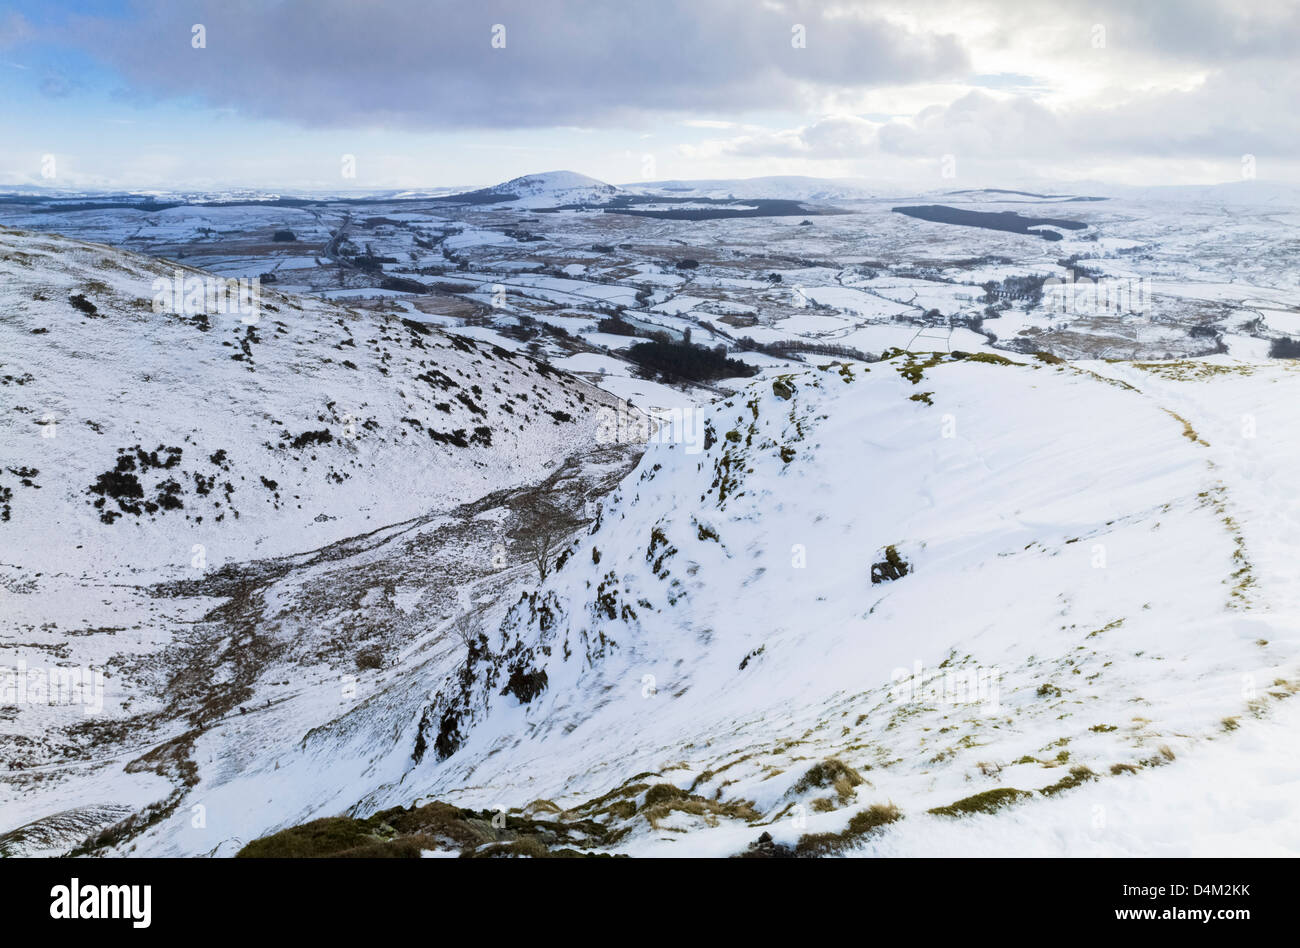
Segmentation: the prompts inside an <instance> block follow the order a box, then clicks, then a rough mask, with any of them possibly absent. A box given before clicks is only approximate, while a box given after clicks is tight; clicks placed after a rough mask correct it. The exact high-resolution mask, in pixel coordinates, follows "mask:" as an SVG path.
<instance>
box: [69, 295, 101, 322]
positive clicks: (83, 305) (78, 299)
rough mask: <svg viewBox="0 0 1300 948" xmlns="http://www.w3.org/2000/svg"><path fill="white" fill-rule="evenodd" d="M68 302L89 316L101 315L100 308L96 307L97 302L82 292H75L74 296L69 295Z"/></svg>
mask: <svg viewBox="0 0 1300 948" xmlns="http://www.w3.org/2000/svg"><path fill="white" fill-rule="evenodd" d="M68 302H69V303H71V304H72V308H73V309H75V310H78V311H79V312H82V313H85V314H86V315H87V316H98V315H99V308H98V307H96V306H95V304H94V303H92V302H91V301H90V300H88V299H86V298H85V297H84V296H82V295H81V294H80V293H75V294H73V295H72V296H70V297H68Z"/></svg>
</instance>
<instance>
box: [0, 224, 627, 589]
mask: <svg viewBox="0 0 1300 948" xmlns="http://www.w3.org/2000/svg"><path fill="white" fill-rule="evenodd" d="M178 270H180V271H183V273H184V277H185V278H186V279H188V280H191V281H193V280H202V279H206V278H207V275H205V274H203V273H202V272H201V271H196V270H192V269H190V268H188V267H180V266H179V265H176V264H170V263H165V262H162V261H155V260H151V259H149V258H144V257H138V256H136V255H134V254H130V253H124V252H121V251H118V250H115V249H111V248H108V247H104V246H100V245H95V244H84V243H80V242H76V241H70V240H65V239H62V238H58V237H52V236H37V235H31V234H24V233H21V232H15V231H9V230H3V231H0V311H2V312H3V318H2V319H0V353H2V355H0V362H2V363H3V365H0V391H3V392H4V393H5V410H4V412H3V413H0V444H3V446H4V450H3V460H4V469H3V470H0V497H2V498H3V504H2V505H0V538H2V540H3V547H4V550H5V559H6V561H7V562H8V563H10V564H17V565H20V566H22V567H24V568H26V569H29V570H37V571H39V570H65V571H72V572H76V571H80V570H83V569H89V570H92V571H98V570H99V569H100V568H102V567H111V568H113V569H115V570H123V571H134V570H148V569H156V568H165V567H168V566H171V567H188V564H189V563H190V561H191V558H192V556H193V553H192V549H193V547H194V546H195V545H201V546H203V547H204V548H205V550H206V553H205V555H206V558H207V560H208V562H209V563H210V564H211V565H214V566H215V565H219V564H221V563H224V562H230V561H238V560H242V559H247V558H250V557H253V556H272V555H280V554H284V553H291V552H299V551H302V550H306V549H312V548H314V547H317V546H321V545H323V544H325V543H329V542H333V541H336V540H338V539H341V538H343V537H347V536H352V535H354V534H357V533H361V532H364V531H367V530H373V529H375V528H377V527H380V526H384V525H387V524H390V523H395V522H398V521H401V520H405V519H408V518H410V517H412V516H415V515H416V514H419V513H423V512H425V511H427V510H429V509H432V508H435V507H437V506H440V505H445V504H448V503H459V502H462V501H464V500H467V499H472V498H475V497H479V496H482V495H483V494H486V493H489V492H490V491H492V490H497V489H500V488H503V487H508V486H513V485H517V484H521V483H524V482H529V481H532V480H535V479H538V478H540V477H542V476H544V475H545V474H546V472H547V471H548V470H549V469H551V468H552V467H553V466H554V465H555V464H556V462H557V461H558V460H559V459H561V458H563V457H564V456H566V455H567V453H569V452H570V451H571V450H572V448H573V447H574V446H575V445H589V444H591V443H592V441H593V440H594V437H595V431H596V429H597V426H598V424H599V420H598V418H597V414H598V411H597V409H598V408H599V406H600V405H601V404H603V403H607V402H612V401H613V399H611V398H610V397H609V396H607V395H605V394H604V393H603V392H601V391H600V390H598V389H595V388H593V387H591V386H589V385H587V384H585V383H583V382H580V381H578V380H577V379H574V378H572V377H570V376H567V375H564V374H562V373H559V372H556V371H554V370H553V369H551V368H550V367H549V366H546V365H544V364H541V363H538V362H535V361H533V360H531V359H529V358H527V357H525V356H522V355H519V354H515V353H512V352H508V351H507V350H505V349H502V348H500V347H497V346H494V345H491V344H485V343H480V342H476V341H474V340H472V339H467V338H465V337H464V336H457V335H448V334H444V333H443V332H441V331H440V330H437V329H435V328H433V327H431V326H428V325H425V324H422V323H420V322H416V321H414V320H412V319H399V318H397V317H396V316H390V315H385V314H379V313H374V312H370V311H362V310H354V309H348V308H345V307H341V306H338V305H336V304H333V303H327V302H322V301H319V300H311V299H307V298H300V297H293V296H286V295H282V294H278V293H275V292H272V291H270V290H269V289H265V288H264V289H263V290H262V298H261V306H260V309H259V310H258V311H257V312H256V313H255V314H254V313H252V312H251V311H249V312H242V311H241V312H227V313H222V314H217V313H204V312H192V311H191V310H190V309H189V308H188V307H187V306H186V305H184V300H182V301H181V303H182V305H180V306H179V307H173V306H171V305H170V302H169V305H168V306H167V307H165V308H164V310H165V311H163V312H154V307H153V299H154V296H155V294H156V293H157V292H158V290H159V289H160V288H161V287H167V288H170V287H171V286H172V285H173V281H174V274H175V273H176V272H177V271H178ZM155 280H161V281H162V283H161V284H155V282H154V281H155ZM210 285H211V283H210V282H209V284H207V286H210ZM177 308H179V309H180V310H181V312H180V313H178V312H177Z"/></svg>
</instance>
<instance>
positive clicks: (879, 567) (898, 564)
mask: <svg viewBox="0 0 1300 948" xmlns="http://www.w3.org/2000/svg"><path fill="white" fill-rule="evenodd" d="M909 572H911V566H909V565H908V563H907V561H906V560H904V559H903V557H902V556H900V555H899V553H898V549H897V548H896V547H894V546H892V545H891V546H887V547H885V558H884V559H883V560H881V561H879V562H877V563H872V564H871V584H872V585H873V586H875V585H878V584H880V583H887V582H892V581H893V580H895V579H902V578H903V577H904V576H906V575H907V574H908V573H909Z"/></svg>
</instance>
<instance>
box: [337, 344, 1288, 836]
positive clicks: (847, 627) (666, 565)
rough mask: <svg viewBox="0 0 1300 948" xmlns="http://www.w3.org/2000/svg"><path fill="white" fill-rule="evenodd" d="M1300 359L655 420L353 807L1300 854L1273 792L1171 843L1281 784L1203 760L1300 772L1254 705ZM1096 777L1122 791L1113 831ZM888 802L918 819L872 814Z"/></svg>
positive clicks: (668, 827)
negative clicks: (692, 439) (1216, 792)
mask: <svg viewBox="0 0 1300 948" xmlns="http://www.w3.org/2000/svg"><path fill="white" fill-rule="evenodd" d="M1297 378H1298V376H1297V374H1296V372H1295V370H1294V368H1293V367H1292V366H1289V365H1281V364H1277V363H1274V364H1271V365H1268V366H1246V365H1234V364H1226V363H1225V364H1209V363H1170V364H1153V365H1147V366H1134V365H1129V366H1121V365H1119V364H1115V365H1109V364H1104V363H1096V364H1074V365H1071V364H1058V363H1054V362H1050V361H1038V360H1034V359H1027V360H1021V362H1020V363H1015V362H1007V361H1005V360H1003V359H1001V357H998V356H988V355H983V356H973V357H964V358H963V357H957V358H952V357H949V356H947V355H944V356H942V357H940V356H934V357H930V356H910V355H899V356H896V357H895V358H892V359H890V360H888V361H885V362H880V363H875V364H872V365H871V366H870V367H869V368H868V367H862V366H858V367H855V368H853V369H850V368H847V367H835V366H832V367H829V368H827V369H825V370H822V371H809V372H806V373H802V374H798V375H793V376H789V377H783V378H780V379H777V380H775V381H764V382H761V383H756V384H755V385H754V386H753V387H752V388H751V389H750V390H749V391H747V392H745V393H744V394H742V395H741V396H738V397H736V398H734V399H732V400H730V401H728V402H726V403H724V404H722V405H719V406H717V407H716V408H715V409H714V410H713V411H712V412H711V413H710V415H709V418H708V421H707V431H708V435H707V438H706V442H705V443H706V444H707V445H708V448H707V450H706V451H704V452H702V453H695V454H692V453H690V452H688V451H687V450H686V449H685V448H684V447H683V446H681V445H675V446H673V445H656V446H652V447H651V449H650V450H649V451H648V452H647V454H646V456H645V457H644V459H643V460H642V463H641V466H640V468H639V469H638V471H637V472H636V473H635V474H634V475H632V476H631V477H629V479H628V480H627V481H626V482H625V483H624V485H623V486H622V487H621V489H620V490H619V492H618V495H617V496H616V498H615V499H614V500H613V501H612V502H611V503H610V504H608V505H607V506H606V507H605V508H604V509H603V510H602V513H601V517H600V520H599V524H598V526H597V527H595V528H594V529H593V530H592V531H591V533H590V535H589V536H587V537H586V538H584V539H583V540H582V542H581V544H580V545H579V546H578V547H577V548H576V549H575V550H574V551H573V552H572V554H571V555H569V556H568V557H567V558H566V562H565V565H564V567H563V569H561V570H559V571H558V572H557V573H556V574H555V576H554V577H553V578H552V579H551V580H550V581H549V582H548V583H547V584H545V585H544V586H543V587H541V588H540V589H538V590H537V591H536V592H535V593H532V594H530V595H528V596H527V597H525V598H524V599H523V600H521V602H520V603H518V604H517V605H516V606H515V608H514V609H513V610H512V611H511V613H510V614H509V615H508V617H507V618H506V621H505V622H504V623H503V624H502V627H501V630H500V632H499V634H490V635H488V636H487V638H486V639H485V640H483V641H482V642H481V643H480V644H479V646H478V647H477V648H476V649H475V650H474V651H473V653H472V654H471V657H470V659H469V660H468V661H467V662H466V664H465V666H464V674H463V675H462V676H461V678H460V680H457V681H453V682H451V683H449V684H448V685H446V686H444V687H443V688H442V689H440V690H439V694H438V695H437V697H436V699H435V700H434V701H433V702H432V703H431V705H430V706H429V709H428V710H427V712H426V713H425V715H424V719H423V729H422V731H421V733H420V736H419V738H418V739H417V743H418V752H419V753H420V755H421V756H422V763H421V764H420V765H419V766H418V767H417V769H416V770H415V771H414V772H413V773H411V774H409V775H406V776H404V778H403V780H402V783H401V786H400V788H397V787H394V788H391V789H390V790H388V791H386V792H381V793H378V794H375V795H373V796H372V797H370V798H369V799H368V800H367V801H365V803H366V805H365V806H363V807H361V808H360V810H361V811H363V812H370V810H371V809H374V808H377V807H378V806H380V805H396V804H399V803H401V804H406V803H409V802H411V800H412V799H414V798H417V797H423V798H425V799H428V798H451V799H454V800H456V801H458V802H462V801H463V802H465V803H467V804H469V805H474V806H482V807H491V806H494V805H498V804H500V803H503V802H508V803H509V804H510V805H512V806H519V807H524V805H525V804H527V803H528V802H529V801H530V800H534V799H538V798H543V799H544V800H545V801H549V802H552V803H554V804H556V807H555V812H556V813H557V814H559V815H557V816H556V817H555V818H556V819H557V820H561V821H563V820H564V819H566V818H567V819H570V820H575V819H579V818H594V819H597V820H599V821H602V822H604V823H605V824H606V826H607V830H608V833H609V837H610V838H613V839H617V843H616V844H615V848H616V849H622V850H624V851H628V852H633V853H641V854H686V853H697V854H698V853H713V854H724V853H728V852H739V851H742V850H744V849H745V848H746V845H747V844H748V843H750V842H753V841H754V840H755V839H756V838H757V837H758V836H759V833H760V832H763V831H766V832H768V833H770V834H771V836H772V837H774V839H775V843H776V844H777V845H779V844H782V843H785V844H789V845H797V844H799V841H800V839H801V838H802V837H805V836H807V837H810V839H805V840H804V842H803V844H802V845H803V847H804V848H805V849H806V848H808V847H813V848H816V847H817V846H826V847H830V848H833V849H838V848H849V849H853V848H854V847H858V848H859V849H860V848H861V847H863V846H865V847H867V849H868V850H870V849H872V848H873V847H874V848H876V849H879V850H880V851H891V852H895V853H906V852H909V851H926V852H930V853H945V854H950V855H952V854H962V853H963V852H965V853H966V854H973V853H971V852H969V851H966V850H964V849H963V847H964V846H966V845H968V842H967V841H969V840H978V845H979V846H981V847H982V849H981V851H982V852H984V853H986V854H987V853H990V852H998V853H1004V854H1005V853H1015V852H1030V851H1033V852H1052V853H1057V854H1068V853H1075V852H1084V851H1087V852H1094V853H1098V852H1104V853H1112V854H1113V853H1131V854H1142V853H1154V852H1193V851H1197V852H1204V851H1207V850H1216V851H1228V852H1238V853H1245V852H1250V851H1253V850H1251V849H1250V847H1251V846H1253V845H1254V844H1255V843H1257V842H1258V841H1259V840H1260V839H1261V838H1263V837H1265V836H1268V837H1269V841H1270V845H1269V847H1268V848H1269V850H1270V851H1291V852H1295V851H1297V849H1300V837H1297V835H1296V830H1295V827H1296V825H1297V824H1296V821H1295V816H1296V812H1297V811H1296V807H1295V802H1294V793H1292V800H1291V802H1290V803H1288V804H1280V803H1279V802H1278V796H1279V794H1278V793H1275V792H1273V791H1272V790H1268V789H1265V790H1262V791H1261V793H1262V794H1263V795H1262V796H1261V797H1260V801H1261V802H1260V805H1259V808H1258V809H1256V810H1255V811H1253V812H1254V814H1255V817H1256V818H1257V821H1258V822H1252V821H1250V820H1246V821H1242V820H1238V824H1239V826H1240V830H1241V831H1240V832H1238V833H1233V832H1226V831H1224V830H1223V829H1222V828H1221V827H1220V828H1218V829H1212V828H1211V827H1208V826H1207V827H1205V829H1206V832H1205V833H1204V834H1203V835H1201V836H1198V835H1197V832H1196V831H1195V830H1192V831H1185V832H1183V833H1182V834H1181V835H1179V836H1177V837H1165V836H1162V835H1161V834H1162V833H1168V832H1170V826H1171V824H1172V825H1176V824H1177V818H1176V817H1175V816H1174V815H1173V814H1172V813H1170V812H1169V811H1170V810H1171V809H1172V810H1177V809H1178V808H1180V807H1181V808H1186V809H1187V814H1188V819H1189V820H1192V821H1193V822H1195V821H1200V822H1202V823H1203V822H1206V821H1210V820H1214V819H1217V818H1221V817H1224V816H1226V815H1227V814H1228V813H1230V812H1235V811H1236V810H1235V808H1238V807H1247V808H1250V807H1252V805H1253V804H1252V798H1253V794H1252V793H1251V791H1249V790H1247V789H1246V787H1245V786H1242V787H1239V788H1238V789H1239V790H1241V791H1242V792H1243V793H1244V794H1247V796H1246V798H1245V799H1233V800H1223V799H1216V798H1214V797H1213V791H1212V789H1210V788H1208V787H1206V786H1205V785H1204V784H1199V785H1195V786H1186V785H1183V784H1180V782H1179V780H1178V778H1177V776H1176V772H1177V771H1178V770H1179V769H1182V768H1187V769H1186V770H1185V771H1184V772H1186V773H1188V774H1197V773H1203V772H1204V771H1205V770H1206V769H1207V768H1209V767H1222V766H1224V761H1231V762H1232V766H1234V767H1237V768H1242V769H1243V770H1245V771H1251V770H1252V769H1253V770H1254V772H1256V773H1257V774H1258V775H1259V779H1260V781H1261V783H1263V784H1270V785H1275V784H1277V783H1278V782H1279V781H1280V782H1281V783H1282V784H1283V785H1285V786H1288V787H1290V788H1291V790H1292V791H1294V790H1295V789H1297V788H1298V787H1300V767H1298V766H1297V763H1298V762H1297V759H1296V757H1295V755H1294V754H1292V753H1281V754H1277V753H1276V752H1281V751H1283V750H1284V748H1283V747H1282V746H1280V745H1279V743H1278V742H1279V741H1284V740H1286V734H1287V731H1286V729H1285V728H1281V727H1278V726H1277V725H1266V724H1264V723H1262V722H1261V720H1259V719H1267V718H1270V717H1271V716H1272V715H1273V714H1274V712H1275V709H1277V708H1278V707H1279V706H1281V705H1282V699H1285V698H1287V697H1289V696H1290V695H1292V694H1294V693H1296V692H1297V691H1298V690H1300V669H1298V668H1297V653H1298V651H1300V636H1298V635H1297V630H1298V629H1300V624H1298V623H1297V620H1298V619H1300V592H1297V590H1300V583H1297V582H1296V581H1295V580H1296V577H1295V575H1294V574H1295V571H1296V567H1295V562H1296V555H1295V554H1296V539H1295V537H1296V535H1297V532H1296V527H1297V525H1298V521H1300V505H1298V504H1297V502H1296V500H1295V499H1294V496H1293V495H1288V493H1287V488H1286V485H1287V484H1289V483H1290V482H1291V480H1292V478H1293V474H1294V471H1295V469H1296V453H1295V449H1294V443H1293V439H1291V438H1290V437H1289V435H1288V434H1287V433H1288V432H1293V431H1295V430H1296V425H1297V424H1298V423H1300V409H1297V408H1296V407H1295V406H1296V404H1297V400H1296V399H1295V398H1294V397H1290V398H1288V397H1286V395H1285V394H1284V393H1287V392H1290V393H1294V392H1295V389H1296V384H1297ZM1250 425H1254V426H1257V427H1256V428H1255V429H1253V430H1252V429H1250V428H1249V426H1250ZM1243 426H1247V427H1243ZM1256 434H1257V436H1256ZM918 670H919V671H920V676H919V679H914V678H913V676H914V675H915V674H916V672H917V671H918ZM913 682H916V683H917V684H918V685H919V687H916V688H913ZM1185 760H1186V762H1185ZM1210 760H1213V761H1215V763H1214V764H1210V763H1209V761H1210ZM1201 761H1204V763H1201ZM1165 767H1168V768H1169V771H1170V775H1169V776H1168V777H1167V778H1166V777H1165V776H1164V775H1163V774H1164V768H1165ZM1155 768H1160V772H1159V773H1157V772H1156V770H1155ZM1266 772H1267V773H1268V774H1270V776H1268V777H1267V778H1265V776H1264V774H1265V773H1266ZM859 778H860V780H861V782H859ZM1157 780H1158V781H1159V783H1152V781H1157ZM1126 782H1127V783H1126ZM1114 783H1118V784H1123V785H1124V787H1125V788H1127V787H1129V786H1131V785H1137V786H1139V787H1141V788H1145V791H1143V790H1138V791H1136V792H1134V791H1131V790H1128V789H1120V790H1112V789H1111V785H1112V784H1114ZM657 784H668V785H670V786H669V787H668V788H667V789H662V788H661V789H659V790H654V785H657ZM1152 787H1159V788H1161V790H1160V791H1159V792H1153V791H1152V790H1151V789H1150V788H1152ZM990 791H992V792H990ZM1067 791H1069V793H1067ZM647 793H649V794H650V798H649V799H648V798H647V796H646V795H647ZM1076 794H1077V795H1076ZM1283 796H1285V794H1283ZM972 798H973V799H972ZM593 799H599V800H601V801H602V802H601V803H600V804H599V805H598V806H595V805H587V804H584V803H583V801H587V800H593ZM1094 799H1095V800H1100V801H1106V800H1111V799H1122V800H1123V801H1124V806H1123V809H1122V810H1121V809H1117V810H1116V812H1115V813H1114V815H1113V816H1112V821H1111V822H1110V823H1107V822H1106V816H1105V806H1104V805H1102V804H1101V803H1099V804H1098V805H1099V806H1102V810H1101V811H1096V812H1094V810H1093V809H1092V808H1090V807H1087V806H1081V804H1080V801H1082V800H1089V801H1092V800H1094ZM1266 799H1267V800H1268V801H1270V802H1268V803H1267V804H1266V803H1264V802H1263V801H1264V800H1266ZM611 801H613V802H616V803H617V804H618V806H611V805H610V804H611ZM1134 801H1137V802H1136V803H1135V802H1134ZM1142 801H1146V802H1145V804H1143V803H1142ZM954 804H956V805H957V806H956V807H955V809H954V808H953V805H954ZM1012 804H1015V806H1013V805H1012ZM871 806H877V807H879V808H880V809H877V810H874V811H872V810H869V809H868V808H869V807H871ZM891 806H892V807H894V808H896V811H895V810H891V809H889V808H890V807H891ZM1004 807H1005V809H1004ZM1117 807H1118V804H1117ZM945 808H947V809H945ZM539 809H542V810H544V809H546V807H544V806H543V805H542V804H536V805H534V806H533V807H532V809H530V810H524V811H523V812H529V813H532V812H536V811H538V810H539ZM1021 810H1024V811H1027V812H1029V815H1027V816H1023V817H1021V816H1018V815H1017V814H1019V813H1020V812H1021ZM935 811H937V812H935ZM985 811H995V812H992V813H991V815H982V814H983V813H984V812H985ZM871 813H874V814H875V815H874V816H870V815H868V816H862V817H860V819H859V821H858V822H857V823H856V824H855V823H853V822H851V820H852V819H853V818H854V817H855V816H857V815H858V814H871ZM968 813H970V814H974V815H966V814H968ZM647 814H648V815H647ZM882 814H884V815H887V816H888V817H889V819H891V820H892V819H894V818H895V817H898V816H900V815H901V818H902V819H901V822H898V823H896V825H893V826H891V827H890V829H889V830H879V829H873V830H872V832H871V833H870V834H867V833H865V832H863V833H858V832H856V831H855V829H854V827H855V825H856V827H857V828H858V829H862V828H863V827H864V826H865V825H867V824H868V823H870V824H872V825H873V826H874V824H875V823H876V822H880V821H881V820H883V816H882ZM997 821H1010V822H1011V823H1012V824H1013V825H1014V826H1016V827H1017V833H1016V835H1014V836H1013V837H1008V838H1007V839H1006V841H1005V842H1001V841H1000V839H999V835H998V830H997V826H998V822H997ZM986 823H987V829H984V827H985V826H986ZM972 826H973V827H975V829H971V827H972ZM1261 827H1271V828H1272V829H1273V831H1274V832H1273V835H1271V836H1269V833H1268V831H1267V830H1265V829H1261ZM1287 827H1289V829H1288V828H1287ZM1035 828H1036V829H1037V833H1036V834H1031V832H1030V831H1031V830H1033V829H1035ZM819 834H844V835H837V836H835V837H834V838H833V839H832V838H831V837H825V838H820V839H819ZM895 834H899V836H900V838H901V839H903V840H904V842H903V843H899V844H894V843H892V842H891V839H892V838H893V837H894V835H895ZM1043 837H1046V838H1043ZM1194 839H1195V840H1197V842H1196V844H1195V846H1193V842H1192V841H1193V840H1194Z"/></svg>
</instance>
